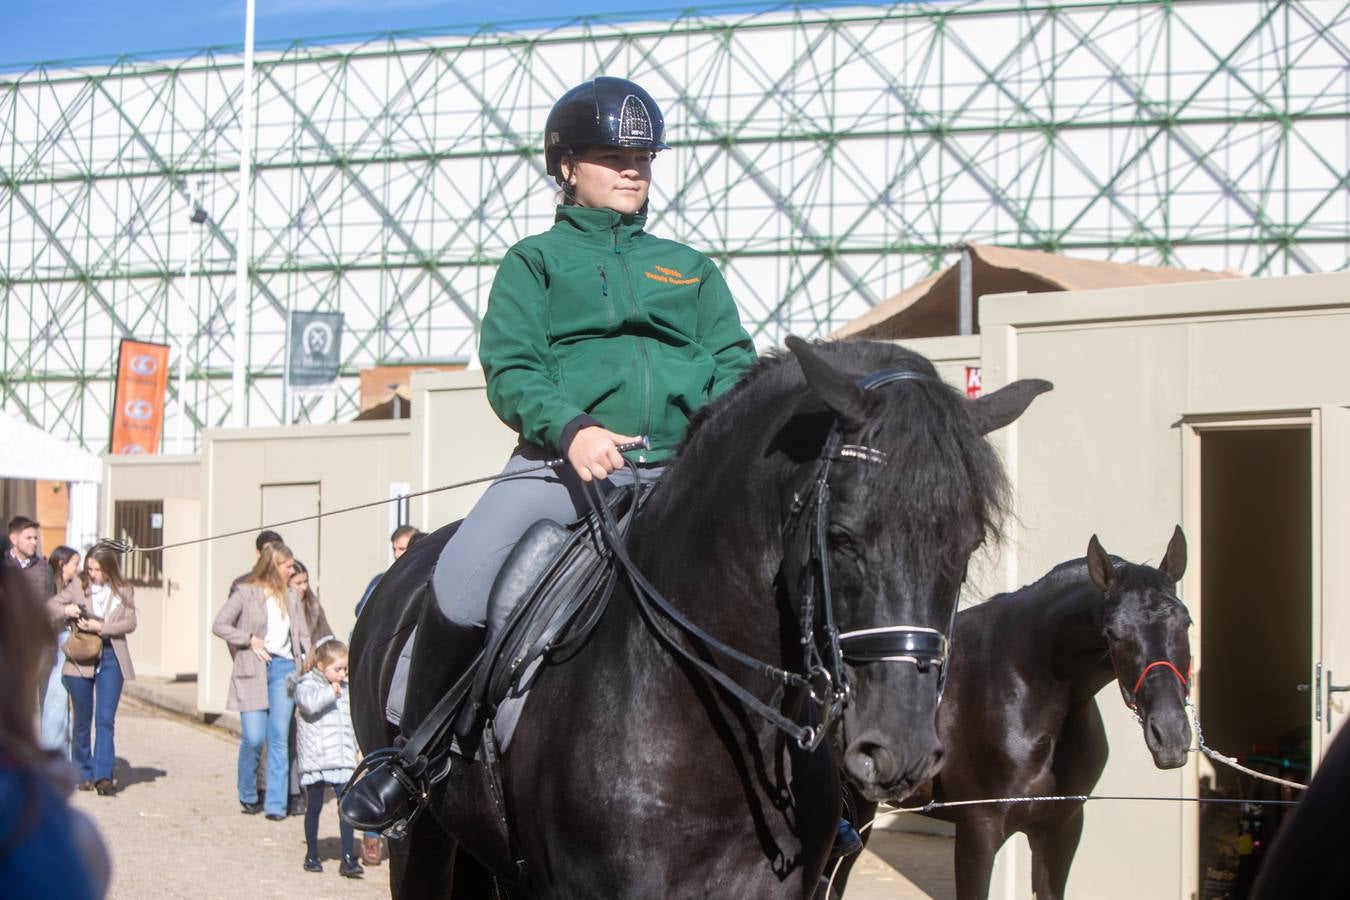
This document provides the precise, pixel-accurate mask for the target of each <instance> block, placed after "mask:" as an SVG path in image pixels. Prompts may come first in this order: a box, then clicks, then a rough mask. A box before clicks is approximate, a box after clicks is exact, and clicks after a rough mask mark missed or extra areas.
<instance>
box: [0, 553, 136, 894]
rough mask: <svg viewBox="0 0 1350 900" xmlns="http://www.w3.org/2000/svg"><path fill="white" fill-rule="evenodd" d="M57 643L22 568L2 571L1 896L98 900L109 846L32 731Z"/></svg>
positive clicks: (66, 777) (104, 881)
mask: <svg viewBox="0 0 1350 900" xmlns="http://www.w3.org/2000/svg"><path fill="white" fill-rule="evenodd" d="M52 644H53V641H52V632H51V629H50V628H49V627H48V625H47V617H46V616H45V615H44V614H43V607H42V598H41V597H35V596H33V591H32V588H31V586H30V585H29V583H28V579H26V578H25V577H24V576H23V575H21V574H20V573H19V572H18V571H17V570H15V569H11V568H8V567H0V683H3V684H4V685H5V690H4V692H3V693H0V885H3V890H2V891H0V893H3V894H4V896H5V897H7V898H14V900H28V898H32V900H37V898H39V897H44V898H45V897H69V898H71V900H93V898H100V897H103V896H104V894H106V893H107V890H108V879H109V876H110V871H111V870H110V868H109V863H108V851H107V848H106V847H104V845H103V841H102V840H101V839H100V838H99V836H98V831H97V830H96V829H95V828H94V825H93V823H92V822H90V821H89V819H88V818H87V817H86V816H85V815H84V814H82V813H79V812H77V811H75V810H73V809H71V808H70V806H69V804H68V803H67V802H66V796H67V795H68V794H69V793H70V775H69V768H68V767H66V766H65V765H61V766H60V767H59V769H58V767H57V766H56V765H54V763H55V762H56V760H55V758H54V756H53V755H52V754H50V753H49V752H48V751H45V750H43V749H42V748H41V747H39V746H38V741H37V735H36V734H35V733H34V724H35V723H36V722H37V709H36V706H37V688H38V680H39V679H40V678H41V677H42V674H43V672H42V666H41V660H42V659H43V658H44V657H45V656H46V655H47V654H48V653H50V652H51V648H52ZM58 772H59V773H60V775H59V777H58V774H57V773H58Z"/></svg>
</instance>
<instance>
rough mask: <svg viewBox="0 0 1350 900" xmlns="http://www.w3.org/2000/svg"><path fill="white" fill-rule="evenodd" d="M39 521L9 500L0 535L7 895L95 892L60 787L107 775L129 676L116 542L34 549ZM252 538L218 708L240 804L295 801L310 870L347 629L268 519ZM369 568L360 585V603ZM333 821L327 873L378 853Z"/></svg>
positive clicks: (345, 773) (1, 774)
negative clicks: (232, 735)
mask: <svg viewBox="0 0 1350 900" xmlns="http://www.w3.org/2000/svg"><path fill="white" fill-rule="evenodd" d="M40 530H41V526H40V525H39V523H38V522H36V521H35V520H33V519H32V518H30V517H28V516H24V515H18V516H14V517H13V518H11V519H10V520H9V522H8V527H7V529H6V534H5V540H4V543H3V545H2V546H0V678H5V679H6V680H7V683H10V684H13V685H16V686H17V687H18V688H19V690H18V691H12V692H6V697H5V699H4V700H3V701H0V884H3V885H5V886H6V888H5V891H4V893H6V894H9V893H10V891H11V889H14V891H13V894H12V895H13V896H16V897H24V896H61V897H71V898H84V897H102V896H104V894H105V893H106V891H107V888H108V882H109V874H110V868H109V863H108V854H107V850H106V848H105V847H104V845H103V843H102V841H101V839H100V838H99V836H98V833H97V831H96V830H95V829H94V827H93V825H92V823H91V822H90V821H89V820H88V819H87V818H86V817H84V816H83V815H82V814H80V813H78V812H77V811H75V810H73V809H72V808H71V807H70V806H69V804H68V802H67V798H68V797H69V795H70V793H71V792H72V791H73V790H81V791H92V792H94V793H96V794H97V795H99V796H102V797H111V796H114V795H116V794H117V792H118V789H119V784H118V782H117V773H116V771H115V763H116V758H117V756H116V745H115V741H116V729H117V709H118V706H119V703H120V701H121V696H122V688H123V685H124V684H125V683H126V682H127V681H130V680H132V679H134V678H135V669H134V668H133V665H132V659H131V652H130V648H129V647H128V643H127V636H128V635H129V634H131V633H132V632H134V631H135V630H136V625H137V612H136V597H135V590H134V589H133V587H132V585H130V584H129V583H128V582H127V580H126V579H125V578H124V577H123V575H122V567H121V560H120V554H121V552H122V551H121V548H119V547H116V546H114V545H112V544H108V543H104V542H100V543H98V544H95V545H93V546H92V547H86V548H85V549H84V552H83V553H81V552H80V551H78V550H76V549H75V548H72V547H67V546H59V547H56V548H55V549H53V550H52V551H51V554H50V556H48V557H44V556H43V555H42V553H41V549H40ZM419 537H421V532H418V531H417V530H416V529H414V528H412V527H411V526H403V527H400V528H399V529H397V530H396V531H395V532H394V533H393V535H391V537H390V542H391V546H392V550H393V557H394V558H395V559H397V558H398V557H399V556H401V555H402V554H403V552H404V551H406V550H407V548H408V547H409V546H410V545H411V544H412V542H413V541H415V540H417V539H418V538H419ZM255 549H256V551H257V556H256V560H255V563H254V565H253V567H252V568H251V569H250V570H249V571H248V572H245V573H243V574H242V575H240V576H239V577H237V578H236V579H234V581H233V582H232V583H231V585H230V589H229V593H228V596H227V599H226V601H225V604H224V605H223V606H222V607H221V609H220V611H219V613H218V614H217V615H216V617H215V620H214V622H213V624H212V632H213V633H214V634H215V635H216V636H217V637H219V638H221V639H222V640H223V641H225V643H226V645H227V646H228V647H229V650H230V653H231V656H232V659H233V671H232V674H231V679H230V686H229V694H228V698H227V708H229V709H231V710H235V711H237V712H238V713H239V718H240V724H241V732H242V736H241V739H240V744H239V755H238V766H237V772H236V775H237V790H238V798H239V804H240V809H241V811H242V812H243V813H245V814H248V815H257V814H262V816H263V817H264V818H265V819H267V820H270V821H281V820H284V819H286V818H287V817H288V816H291V815H303V816H304V817H305V838H306V854H305V858H304V861H303V868H304V869H305V870H306V871H309V872H321V871H322V870H323V863H322V860H321V858H320V855H319V851H318V845H317V837H318V825H319V819H320V815H321V811H322V809H323V806H324V802H325V799H326V797H327V794H328V793H333V794H334V795H338V796H340V793H341V791H342V789H343V787H344V785H345V784H346V782H347V780H348V779H349V778H350V777H351V774H352V771H353V769H354V768H355V766H356V764H357V762H358V755H359V751H358V748H357V745H356V738H355V735H354V732H353V728H352V719H351V709H350V705H349V700H348V689H347V667H348V657H347V645H346V644H345V643H344V642H343V641H342V640H340V639H339V638H338V637H337V636H336V635H334V633H333V629H332V627H331V626H330V625H329V623H328V617H327V615H326V614H325V612H324V608H323V605H322V603H320V601H319V597H318V595H317V594H316V592H315V590H314V585H313V584H312V583H311V580H310V573H309V569H308V568H307V567H306V566H305V564H304V563H303V562H302V561H301V560H298V559H296V558H295V555H294V553H293V552H292V551H291V550H290V548H289V547H287V546H286V544H285V542H284V541H283V539H282V537H281V535H280V534H277V533H276V532H274V531H263V532H261V533H260V534H259V535H258V536H257V539H256V541H255ZM382 575H383V573H380V574H379V575H376V576H375V577H374V578H373V579H372V580H371V582H370V584H369V585H368V586H367V588H366V590H365V592H364V593H363V595H362V596H361V598H360V601H359V602H358V604H357V607H356V612H357V614H358V615H359V614H360V611H361V609H362V607H363V606H364V605H365V603H366V602H367V601H368V600H369V598H370V596H371V594H372V593H373V592H374V590H375V588H376V586H377V585H378V583H379V580H380V577H381V576H382ZM5 823H8V824H5ZM339 830H340V834H341V847H342V857H341V861H340V864H339V868H338V872H339V874H340V875H342V876H345V877H349V878H355V877H360V876H361V875H362V874H363V872H364V869H363V863H364V864H365V865H378V864H379V863H380V860H381V855H382V847H381V841H380V837H379V835H376V834H366V835H363V836H362V838H361V845H360V847H359V848H358V847H357V845H356V837H355V835H354V834H353V832H352V829H351V826H349V825H347V824H346V823H345V822H341V821H339ZM69 860H75V861H77V862H78V863H79V864H78V865H67V864H66V862H67V861H69ZM53 878H59V879H62V883H61V884H56V883H54V882H53V881H52V879H53ZM29 888H31V890H29Z"/></svg>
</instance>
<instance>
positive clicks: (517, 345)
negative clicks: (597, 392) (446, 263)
mask: <svg viewBox="0 0 1350 900" xmlns="http://www.w3.org/2000/svg"><path fill="white" fill-rule="evenodd" d="M541 265H542V264H541V263H539V262H538V261H536V260H531V259H529V258H528V257H527V255H526V253H524V252H522V251H520V250H517V249H514V248H513V249H512V250H510V251H508V252H507V254H506V257H505V258H504V259H503V260H502V264H501V267H500V268H499V269H498V270H497V277H496V278H495V279H494V280H493V282H492V291H491V293H490V294H489V295H488V308H487V312H486V313H485V314H484V316H483V332H482V337H481V339H480V342H479V345H478V358H479V360H480V361H481V362H482V363H483V371H484V373H485V374H486V375H487V395H488V402H489V403H490V404H492V409H493V411H494V412H496V413H497V416H498V418H500V419H501V420H502V421H503V422H505V423H506V424H507V425H508V426H510V428H511V429H512V430H514V431H515V432H516V433H517V434H519V435H520V436H521V437H522V438H524V439H525V440H527V441H529V442H531V443H533V444H538V445H540V446H543V447H561V446H562V444H563V438H564V434H563V431H564V429H567V428H568V426H569V425H572V427H571V428H570V429H568V432H569V433H568V434H567V437H568V438H571V437H573V436H575V434H576V431H577V430H578V429H579V428H581V427H584V425H585V424H586V421H585V420H587V419H590V417H589V416H587V415H586V411H585V410H584V409H581V408H580V407H578V406H577V405H576V404H575V403H573V402H571V401H570V400H568V399H567V397H565V396H564V395H563V392H562V390H561V388H559V387H558V385H557V384H556V383H555V382H554V378H555V377H556V363H555V362H554V361H553V354H552V351H551V350H550V348H549V341H548V330H547V327H546V325H545V316H546V313H547V303H546V293H547V292H546V289H545V287H544V277H543V272H542V271H541ZM590 424H598V423H595V422H594V420H591V422H590Z"/></svg>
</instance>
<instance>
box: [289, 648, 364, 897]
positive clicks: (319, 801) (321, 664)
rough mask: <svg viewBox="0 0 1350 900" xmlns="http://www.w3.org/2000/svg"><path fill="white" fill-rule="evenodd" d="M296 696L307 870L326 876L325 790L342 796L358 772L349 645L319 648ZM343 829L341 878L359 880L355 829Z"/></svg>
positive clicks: (311, 654)
mask: <svg viewBox="0 0 1350 900" xmlns="http://www.w3.org/2000/svg"><path fill="white" fill-rule="evenodd" d="M292 693H293V694H294V696H295V722H296V736H295V743H296V748H297V750H298V752H299V756H300V785H301V788H302V789H303V790H304V791H305V792H306V807H305V846H306V850H305V871H306V872H322V871H323V864H322V863H321V862H320V861H319V848H318V841H319V812H320V810H322V809H323V801H324V788H325V787H328V786H330V785H331V786H332V788H333V793H334V794H337V795H339V796H340V795H341V791H342V788H343V786H344V785H346V783H347V780H348V779H349V778H351V777H352V770H353V769H354V768H355V767H356V756H357V747H356V734H355V732H354V731H353V730H352V712H351V706H350V703H349V701H348V699H347V645H346V644H344V643H342V641H339V640H338V639H337V638H334V637H327V638H324V639H323V640H321V641H319V643H317V644H315V645H314V649H312V650H310V652H309V658H308V659H307V660H306V661H305V671H304V674H303V675H301V676H300V677H299V678H298V679H296V681H295V685H294V688H293V690H292ZM338 829H339V831H340V833H341V835H342V866H341V867H340V868H339V869H338V873H339V874H340V875H343V876H345V877H347V878H359V877H361V875H363V874H364V873H365V870H364V869H362V868H361V864H360V863H359V862H357V859H356V855H355V853H354V849H353V834H352V826H350V825H348V824H347V823H346V822H345V821H343V820H342V818H341V817H340V816H339V817H338Z"/></svg>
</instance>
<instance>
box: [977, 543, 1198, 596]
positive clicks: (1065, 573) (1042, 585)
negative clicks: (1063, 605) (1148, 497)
mask: <svg viewBox="0 0 1350 900" xmlns="http://www.w3.org/2000/svg"><path fill="white" fill-rule="evenodd" d="M1111 567H1112V568H1113V569H1115V572H1116V578H1117V579H1119V582H1118V583H1119V585H1120V590H1121V591H1122V592H1124V591H1131V590H1150V589H1152V590H1158V591H1162V592H1164V593H1166V594H1169V595H1171V594H1173V593H1174V591H1175V587H1174V586H1173V584H1172V582H1170V581H1168V580H1167V576H1166V575H1164V574H1163V573H1162V572H1160V571H1158V569H1156V568H1154V567H1153V566H1151V565H1148V564H1146V563H1135V562H1130V561H1129V560H1128V559H1122V558H1121V557H1119V556H1116V555H1114V554H1111ZM1088 580H1089V578H1088V565H1087V559H1086V558H1079V559H1070V560H1066V561H1064V562H1062V563H1060V564H1059V565H1057V566H1055V567H1054V568H1053V569H1051V570H1050V571H1049V572H1046V573H1045V574H1044V575H1042V576H1041V577H1040V578H1038V579H1036V580H1035V581H1033V582H1032V583H1031V584H1028V585H1026V586H1024V587H1021V588H1018V589H1017V590H1015V591H1008V592H1006V593H1002V594H997V595H995V596H994V597H991V598H990V599H991V600H998V599H1001V598H1004V597H1013V596H1018V595H1023V594H1027V595H1035V596H1048V595H1049V594H1053V593H1055V592H1056V591H1058V590H1061V589H1063V588H1068V587H1072V586H1075V585H1078V584H1082V583H1084V582H1086V581H1088Z"/></svg>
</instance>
